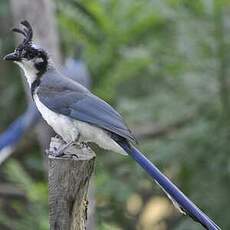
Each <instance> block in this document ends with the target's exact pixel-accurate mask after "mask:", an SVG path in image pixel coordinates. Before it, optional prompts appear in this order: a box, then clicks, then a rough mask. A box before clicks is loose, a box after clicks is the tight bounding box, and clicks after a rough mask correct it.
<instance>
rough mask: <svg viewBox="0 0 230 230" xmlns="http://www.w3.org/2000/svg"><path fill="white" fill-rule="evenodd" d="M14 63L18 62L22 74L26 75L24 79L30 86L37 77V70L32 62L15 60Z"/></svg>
mask: <svg viewBox="0 0 230 230" xmlns="http://www.w3.org/2000/svg"><path fill="white" fill-rule="evenodd" d="M15 63H16V64H18V65H19V66H20V67H21V69H22V70H23V71H24V74H25V76H26V80H27V82H28V84H29V86H30V87H31V85H32V83H33V82H34V81H35V80H36V79H37V73H38V70H37V69H36V68H35V67H34V63H33V62H32V61H24V60H22V61H20V62H18V61H15Z"/></svg>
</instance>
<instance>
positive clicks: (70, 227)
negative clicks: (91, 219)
mask: <svg viewBox="0 0 230 230" xmlns="http://www.w3.org/2000/svg"><path fill="white" fill-rule="evenodd" d="M62 145H63V141H62V140H61V139H58V138H52V139H51V143H50V150H49V151H51V152H52V151H53V149H54V148H56V149H58V148H59V147H60V146H62ZM65 154H66V155H64V157H53V156H51V155H49V167H48V182H49V218H50V230H83V229H85V228H86V221H87V207H88V201H87V193H88V185H89V180H90V178H91V175H92V172H93V169H94V161H95V153H94V152H93V151H92V150H91V149H90V148H88V147H82V148H77V147H76V146H71V147H69V148H68V149H66V150H65ZM71 155H74V156H71Z"/></svg>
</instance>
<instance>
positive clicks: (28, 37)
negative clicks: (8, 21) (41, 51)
mask: <svg viewBox="0 0 230 230" xmlns="http://www.w3.org/2000/svg"><path fill="white" fill-rule="evenodd" d="M21 24H22V25H23V26H24V27H25V28H24V29H23V30H21V29H18V28H13V29H12V31H13V32H15V33H19V34H22V35H23V36H24V37H25V38H24V40H23V45H29V44H30V43H31V42H32V38H33V29H32V26H31V25H30V23H29V22H28V21H26V20H24V21H22V22H21Z"/></svg>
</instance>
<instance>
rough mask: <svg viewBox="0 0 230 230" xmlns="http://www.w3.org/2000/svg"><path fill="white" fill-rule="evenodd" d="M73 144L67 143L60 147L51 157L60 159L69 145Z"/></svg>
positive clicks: (72, 142)
mask: <svg viewBox="0 0 230 230" xmlns="http://www.w3.org/2000/svg"><path fill="white" fill-rule="evenodd" d="M74 143H75V141H70V142H68V143H66V144H65V145H64V146H61V147H60V148H59V149H57V151H55V152H53V154H52V155H53V156H55V157H60V156H63V155H64V152H65V150H66V149H67V148H68V147H70V146H71V145H73V144H74Z"/></svg>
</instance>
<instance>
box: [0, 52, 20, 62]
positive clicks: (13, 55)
mask: <svg viewBox="0 0 230 230" xmlns="http://www.w3.org/2000/svg"><path fill="white" fill-rule="evenodd" d="M3 59H4V60H7V61H20V57H19V55H18V54H17V53H15V52H13V53H10V54H7V55H6V56H5V57H4V58H3Z"/></svg>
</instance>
